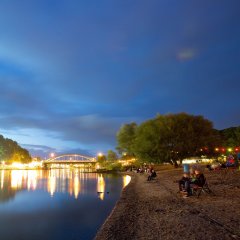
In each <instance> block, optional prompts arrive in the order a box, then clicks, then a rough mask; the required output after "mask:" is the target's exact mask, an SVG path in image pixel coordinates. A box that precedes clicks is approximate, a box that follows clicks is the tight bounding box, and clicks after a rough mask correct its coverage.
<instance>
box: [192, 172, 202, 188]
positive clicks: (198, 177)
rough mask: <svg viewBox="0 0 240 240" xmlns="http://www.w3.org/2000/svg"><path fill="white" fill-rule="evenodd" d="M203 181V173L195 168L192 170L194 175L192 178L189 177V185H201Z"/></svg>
mask: <svg viewBox="0 0 240 240" xmlns="http://www.w3.org/2000/svg"><path fill="white" fill-rule="evenodd" d="M204 183H205V177H204V175H203V173H201V171H200V170H198V169H196V170H195V171H194V176H193V178H192V179H191V185H192V186H191V187H193V188H194V187H203V185H204Z"/></svg>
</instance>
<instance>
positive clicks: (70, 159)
mask: <svg viewBox="0 0 240 240" xmlns="http://www.w3.org/2000/svg"><path fill="white" fill-rule="evenodd" d="M44 162H45V163H61V162H64V163H95V162H96V158H94V157H89V156H84V155H80V154H62V155H59V156H55V157H52V158H49V159H47V160H45V161H44Z"/></svg>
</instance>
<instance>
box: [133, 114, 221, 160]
mask: <svg viewBox="0 0 240 240" xmlns="http://www.w3.org/2000/svg"><path fill="white" fill-rule="evenodd" d="M219 141H220V138H219V136H218V134H217V131H216V130H214V129H213V125H212V123H211V122H210V121H209V120H207V119H204V118H203V117H202V116H193V115H189V114H186V113H180V114H168V115H158V116H157V117H156V118H154V119H151V120H148V121H146V122H144V123H142V124H141V125H139V126H138V127H137V129H136V132H135V138H134V142H133V144H132V146H133V147H132V149H133V153H134V154H135V155H136V156H137V157H138V158H139V159H142V160H144V161H148V162H158V163H159V162H164V161H169V162H170V161H173V162H175V161H176V160H180V161H181V160H183V159H184V158H186V157H189V156H196V155H200V154H202V149H204V151H206V152H207V153H208V154H211V153H213V149H214V146H215V145H216V144H218V143H219Z"/></svg>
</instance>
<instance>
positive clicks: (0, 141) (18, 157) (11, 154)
mask: <svg viewBox="0 0 240 240" xmlns="http://www.w3.org/2000/svg"><path fill="white" fill-rule="evenodd" d="M0 160H4V161H6V162H14V161H17V162H22V163H28V162H30V161H31V160H32V158H31V156H30V154H29V152H28V151H27V150H26V149H24V148H22V147H20V146H19V145H18V143H17V142H15V141H13V140H11V139H8V138H4V137H3V136H2V135H0Z"/></svg>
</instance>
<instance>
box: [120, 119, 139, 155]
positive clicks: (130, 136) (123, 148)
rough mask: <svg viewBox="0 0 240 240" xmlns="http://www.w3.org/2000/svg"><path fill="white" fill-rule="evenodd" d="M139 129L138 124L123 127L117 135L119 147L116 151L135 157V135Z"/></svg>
mask: <svg viewBox="0 0 240 240" xmlns="http://www.w3.org/2000/svg"><path fill="white" fill-rule="evenodd" d="M136 129H137V124H136V123H134V122H133V123H130V124H125V125H123V126H122V127H121V128H120V130H119V131H118V133H117V142H118V146H117V147H116V149H117V150H118V151H119V153H124V152H125V153H126V154H127V155H130V156H134V150H133V145H134V141H135V133H136Z"/></svg>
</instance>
